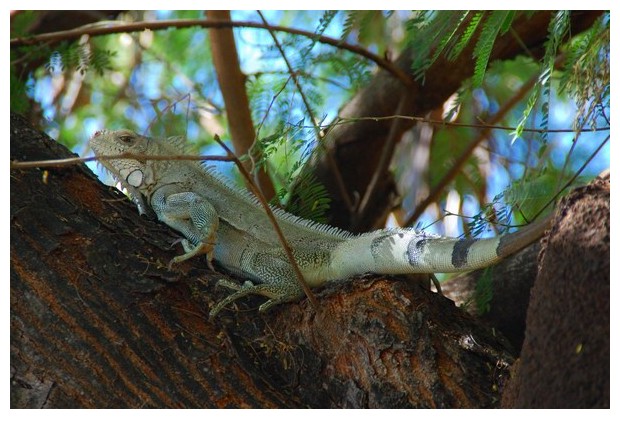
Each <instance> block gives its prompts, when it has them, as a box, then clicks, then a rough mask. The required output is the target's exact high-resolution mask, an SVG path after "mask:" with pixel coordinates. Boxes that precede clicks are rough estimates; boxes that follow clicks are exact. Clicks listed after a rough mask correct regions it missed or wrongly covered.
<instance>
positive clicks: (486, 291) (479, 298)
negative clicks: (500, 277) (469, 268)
mask: <svg viewBox="0 0 620 429" xmlns="http://www.w3.org/2000/svg"><path fill="white" fill-rule="evenodd" d="M472 300H473V302H474V303H475V305H476V310H477V311H478V315H480V316H482V315H483V314H486V313H488V312H489V310H491V301H492V300H493V267H489V268H486V269H485V270H484V271H483V273H482V275H481V276H480V278H479V279H478V281H477V282H476V287H475V289H474V294H473V296H472Z"/></svg>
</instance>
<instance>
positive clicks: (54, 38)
mask: <svg viewBox="0 0 620 429" xmlns="http://www.w3.org/2000/svg"><path fill="white" fill-rule="evenodd" d="M104 24H108V25H109V26H108V27H103V26H102V25H104ZM196 26H199V27H204V28H231V27H245V28H260V29H270V30H272V31H281V32H284V33H289V34H296V35H298V36H304V37H307V38H309V39H313V40H317V41H319V42H321V43H324V44H326V45H331V46H333V47H335V48H337V49H343V50H346V51H350V52H353V53H355V54H357V55H360V56H362V57H364V58H366V59H368V60H370V61H372V62H374V63H375V64H377V65H378V66H379V67H381V68H383V69H385V70H386V71H388V72H389V73H390V74H392V75H393V76H394V77H396V78H397V79H398V80H400V81H401V82H402V83H403V84H404V85H406V86H410V85H412V84H413V79H412V78H411V77H410V76H409V75H408V74H407V73H405V72H404V71H402V70H401V69H399V68H398V67H396V66H395V65H394V64H393V63H392V62H390V61H388V60H386V59H385V58H382V57H380V56H379V55H375V54H373V53H372V52H370V51H368V50H366V49H365V48H363V47H361V46H358V45H352V44H350V43H346V42H344V41H342V40H339V39H334V38H331V37H327V36H323V35H321V36H317V35H316V34H314V33H313V32H311V31H305V30H300V29H296V28H289V27H284V26H280V25H269V26H267V25H265V24H261V23H258V22H249V21H214V20H209V19H171V20H162V21H142V22H135V23H122V24H118V23H116V21H112V22H107V23H105V22H99V23H96V24H93V25H88V26H84V27H80V28H76V29H74V30H68V31H57V32H54V33H47V34H39V35H37V36H30V37H17V38H14V39H11V48H16V47H19V46H26V45H34V44H36V43H40V42H60V41H63V40H74V39H77V38H79V37H81V36H82V35H84V34H88V35H89V36H102V35H106V34H116V33H128V32H132V31H143V30H161V29H165V28H170V27H174V28H188V27H196Z"/></svg>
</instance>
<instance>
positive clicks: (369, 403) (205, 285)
mask: <svg viewBox="0 0 620 429" xmlns="http://www.w3.org/2000/svg"><path fill="white" fill-rule="evenodd" d="M67 156H69V154H68V152H67V151H66V149H64V148H63V147H62V146H59V145H57V144H56V143H55V142H53V141H52V140H50V139H49V138H48V137H46V136H44V135H42V134H41V133H39V132H38V131H35V130H33V129H32V128H31V127H30V126H29V125H28V124H27V123H26V122H25V121H24V120H23V119H22V118H21V117H18V116H15V115H12V116H11V158H12V159H13V160H41V159H57V158H64V157H67ZM176 238H177V236H176V235H175V234H174V233H173V232H172V231H171V230H170V229H169V228H168V227H166V226H165V225H162V224H159V223H156V222H153V221H151V220H149V219H146V218H144V217H140V216H139V215H138V214H137V210H136V209H135V207H133V205H132V204H130V203H129V202H128V201H127V200H126V198H125V197H124V196H123V195H121V194H120V193H119V192H118V191H116V190H114V189H108V188H106V187H104V186H102V185H101V183H99V182H98V181H97V180H96V179H95V177H94V176H93V174H92V173H90V172H89V171H88V170H87V169H86V168H85V167H84V166H76V167H69V168H62V169H60V168H50V169H46V170H42V169H28V170H26V169H14V170H12V171H11V299H10V301H11V406H12V407H15V408H17V407H33V408H41V407H45V408H59V407H98V408H101V407H121V408H125V407H131V408H137V407H218V408H222V407H257V408H258V407H261V408H268V407H281V408H301V407H313V408H323V407H377V408H378V407H381V408H394V407H495V406H497V405H498V403H499V399H500V392H501V386H502V385H503V382H504V380H505V379H506V376H507V374H508V372H507V371H508V368H509V367H510V364H511V363H512V361H513V355H512V354H511V353H510V352H509V349H510V346H509V345H508V344H507V343H506V341H505V340H504V339H503V337H502V336H501V335H500V334H498V333H497V332H494V331H493V329H491V328H490V327H488V326H485V325H484V324H482V323H481V322H479V321H476V320H475V319H474V318H472V317H471V316H469V315H467V314H466V313H465V312H463V311H462V310H461V309H459V308H457V307H456V306H454V304H453V303H452V302H451V301H449V300H448V299H446V298H444V297H442V296H440V295H437V294H434V293H431V292H430V291H429V290H428V288H427V287H426V286H428V277H425V276H417V277H413V278H412V279H404V278H401V277H387V276H375V275H367V276H361V277H356V278H354V279H351V280H349V281H346V282H339V283H333V284H330V285H327V287H326V288H325V289H324V290H323V291H322V292H321V293H320V294H319V295H318V298H319V304H320V305H319V308H318V310H317V311H316V312H313V311H312V309H311V307H310V306H309V304H308V302H307V301H306V300H302V301H300V302H298V303H292V304H286V305H281V306H279V307H277V308H276V309H274V310H273V311H271V312H269V313H267V314H259V313H258V312H257V311H256V308H257V307H258V305H259V304H260V303H261V302H263V301H264V299H263V298H262V297H252V298H249V299H244V300H241V301H240V302H238V303H236V304H235V305H234V306H233V307H232V308H230V309H228V310H227V311H224V312H223V313H222V314H221V317H219V318H218V319H217V320H216V321H215V322H214V323H210V322H208V321H207V317H206V315H207V314H208V311H209V308H210V307H211V306H212V305H213V303H214V302H217V301H219V300H220V299H222V298H223V297H224V296H225V295H226V294H227V293H229V291H227V290H221V289H220V288H215V287H214V284H215V282H216V281H217V279H219V278H221V277H222V276H223V274H219V273H214V272H210V271H209V270H208V269H207V267H206V264H205V262H204V260H202V259H201V258H194V259H192V260H190V261H186V262H184V263H182V264H179V265H178V266H174V268H173V269H172V270H169V269H168V268H167V263H168V261H169V260H170V259H171V258H172V257H173V256H174V255H175V254H176V253H177V252H178V251H179V249H178V248H176V247H175V248H173V249H171V243H172V242H174V240H175V239H176ZM421 286H425V287H426V288H425V287H421Z"/></svg>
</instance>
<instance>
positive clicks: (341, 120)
mask: <svg viewBox="0 0 620 429" xmlns="http://www.w3.org/2000/svg"><path fill="white" fill-rule="evenodd" d="M392 119H404V120H408V121H415V122H425V123H427V124H432V125H441V126H444V127H460V128H481V129H490V130H505V131H515V130H516V129H517V128H516V127H508V126H504V125H490V124H463V123H459V122H447V121H440V120H438V119H430V118H423V117H421V116H406V115H389V116H360V117H359V118H343V117H340V116H339V117H338V118H336V120H335V121H334V123H333V124H330V125H323V126H322V127H324V128H327V127H335V126H338V125H344V124H348V123H350V122H358V121H375V122H379V121H389V120H392ZM489 122H492V121H489ZM610 129H611V127H601V128H584V129H583V130H581V132H582V133H586V132H588V133H595V132H597V131H609V130H610ZM523 132H524V133H525V132H530V133H539V134H542V133H544V132H547V133H574V132H575V130H574V129H573V128H562V129H551V130H545V129H543V128H524V129H523Z"/></svg>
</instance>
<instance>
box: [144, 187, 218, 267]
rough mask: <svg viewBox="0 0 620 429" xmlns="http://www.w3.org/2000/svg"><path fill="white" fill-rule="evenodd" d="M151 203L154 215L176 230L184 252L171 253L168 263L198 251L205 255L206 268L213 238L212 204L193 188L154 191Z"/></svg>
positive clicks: (211, 251)
mask: <svg viewBox="0 0 620 429" xmlns="http://www.w3.org/2000/svg"><path fill="white" fill-rule="evenodd" d="M151 206H152V207H153V210H154V211H155V213H156V214H157V218H158V219H159V220H160V221H162V222H164V223H165V224H166V225H168V226H170V227H171V228H174V229H175V230H177V231H179V232H180V233H181V234H183V236H184V237H185V238H184V239H183V240H181V244H182V245H183V250H185V253H184V254H183V255H180V256H176V257H174V258H173V259H172V260H171V261H170V265H172V264H175V263H178V262H182V261H185V260H187V259H189V258H192V257H194V256H196V255H199V254H203V253H204V254H206V255H207V263H208V265H209V268H211V269H213V266H212V264H211V260H212V259H213V251H214V249H215V245H216V241H217V228H218V225H219V217H218V215H217V212H216V211H215V208H214V207H213V206H212V205H211V204H210V203H209V202H208V201H207V200H205V199H204V198H202V197H201V196H200V195H198V194H195V193H193V192H179V193H170V192H166V193H164V192H159V193H158V192H156V193H155V194H153V198H152V200H151Z"/></svg>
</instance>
